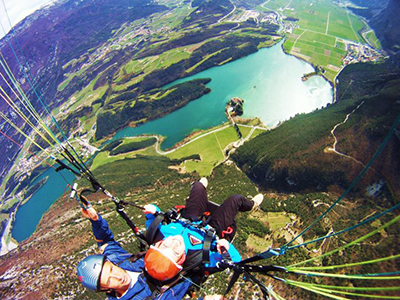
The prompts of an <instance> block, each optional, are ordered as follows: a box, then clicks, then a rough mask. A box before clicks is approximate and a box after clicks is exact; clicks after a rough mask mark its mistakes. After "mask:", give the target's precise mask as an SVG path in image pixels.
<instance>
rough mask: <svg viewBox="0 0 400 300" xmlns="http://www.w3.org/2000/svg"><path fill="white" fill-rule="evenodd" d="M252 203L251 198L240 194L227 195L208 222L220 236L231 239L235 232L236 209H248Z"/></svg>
mask: <svg viewBox="0 0 400 300" xmlns="http://www.w3.org/2000/svg"><path fill="white" fill-rule="evenodd" d="M253 205H254V202H253V201H252V200H250V199H247V198H246V197H244V196H242V195H232V196H229V197H228V198H227V199H226V200H225V201H224V203H222V204H221V205H220V207H218V208H217V210H216V211H215V212H214V213H213V215H212V217H211V220H210V223H209V224H210V225H211V226H212V227H214V228H215V229H216V230H217V234H218V236H219V237H220V238H225V239H227V240H228V241H231V240H232V239H233V237H234V236H235V233H236V222H235V217H236V214H237V213H238V211H241V212H245V211H250V210H251V209H252V208H253ZM229 228H231V229H229Z"/></svg>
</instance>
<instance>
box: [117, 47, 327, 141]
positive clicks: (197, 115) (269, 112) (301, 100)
mask: <svg viewBox="0 0 400 300" xmlns="http://www.w3.org/2000/svg"><path fill="white" fill-rule="evenodd" d="M312 71H314V69H313V67H312V66H311V65H310V64H308V63H306V62H304V61H302V60H299V59H297V58H295V57H293V56H290V55H287V54H285V53H284V52H283V50H282V48H281V43H279V44H277V45H275V46H273V47H271V48H267V49H261V50H260V51H258V52H257V53H254V54H252V55H249V56H247V57H244V58H242V59H239V60H237V61H234V62H231V63H228V64H226V65H224V66H220V67H214V68H211V69H208V70H206V71H203V72H200V73H198V74H196V75H194V76H191V77H187V78H185V79H180V80H177V81H175V82H173V83H171V84H169V85H167V86H166V87H170V86H172V85H175V84H177V83H180V82H184V81H188V80H191V79H195V78H206V77H209V78H211V79H212V80H211V82H210V83H208V84H207V86H208V87H209V88H211V90H212V91H211V93H209V94H207V95H204V96H203V97H201V98H199V99H197V100H194V101H192V102H190V103H189V104H188V105H186V106H185V107H183V108H181V109H179V110H177V111H175V112H173V113H171V114H169V115H167V116H165V117H163V118H161V119H157V120H154V121H151V122H148V123H146V124H143V125H141V126H139V127H135V128H131V127H128V128H125V129H122V130H121V131H119V132H118V133H117V134H116V135H115V137H114V139H118V138H121V137H127V136H135V135H141V134H146V133H154V134H159V135H163V136H165V137H166V140H165V141H164V142H163V144H162V148H163V149H167V148H170V147H172V146H173V145H174V144H175V143H177V142H179V141H181V140H182V139H183V138H184V137H185V136H187V135H188V134H190V133H191V132H193V131H196V130H198V129H207V128H210V127H213V126H216V125H219V124H221V123H224V122H226V121H227V119H226V116H225V114H224V109H225V105H226V103H227V102H228V101H229V100H230V99H231V98H232V97H240V98H242V99H244V100H245V103H244V115H243V117H259V118H260V119H261V121H262V122H263V123H264V124H265V125H266V126H268V127H274V126H276V125H277V124H278V123H279V122H280V121H284V120H287V119H289V118H290V117H292V116H294V115H296V114H297V113H306V112H311V111H313V110H314V109H316V108H321V107H323V106H326V105H327V104H328V103H331V102H332V100H333V90H332V87H331V85H330V84H329V83H328V82H327V81H326V80H325V79H323V78H322V77H319V76H314V77H311V78H310V79H309V80H307V81H305V82H303V81H302V80H301V77H302V76H303V75H304V74H305V73H309V72H312Z"/></svg>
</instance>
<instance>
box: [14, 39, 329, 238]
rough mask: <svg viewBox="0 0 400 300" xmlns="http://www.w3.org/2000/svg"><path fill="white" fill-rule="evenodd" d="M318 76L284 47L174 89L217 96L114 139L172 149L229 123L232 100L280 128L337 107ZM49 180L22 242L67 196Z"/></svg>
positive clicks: (23, 219) (23, 215) (18, 228)
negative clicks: (201, 85)
mask: <svg viewBox="0 0 400 300" xmlns="http://www.w3.org/2000/svg"><path fill="white" fill-rule="evenodd" d="M312 71H313V68H312V66H311V65H309V64H308V63H306V62H304V61H302V60H299V59H297V58H295V57H293V56H290V55H287V54H285V53H284V52H283V51H282V48H281V43H279V44H277V45H275V46H273V47H271V48H268V49H261V50H260V51H258V52H257V53H254V54H252V55H249V56H247V57H244V58H242V59H239V60H237V61H234V62H231V63H228V64H226V65H223V66H219V67H214V68H211V69H208V70H206V71H203V72H200V73H199V74H196V75H194V76H191V77H188V78H185V79H181V80H177V81H175V82H173V83H171V84H169V85H168V86H172V85H174V84H177V83H179V82H182V81H187V80H191V79H194V78H206V77H209V78H211V79H212V80H211V82H210V83H208V84H207V86H208V87H209V88H211V89H212V92H211V93H209V94H207V95H204V96H203V97H201V98H199V99H197V100H195V101H192V102H190V103H189V104H188V105H186V106H185V107H183V108H181V109H179V110H177V111H175V112H173V113H171V114H169V115H166V116H165V117H163V118H160V119H157V120H154V121H151V122H148V123H146V124H143V125H141V126H139V127H136V128H130V127H128V128H125V129H122V130H120V131H119V132H118V133H117V134H116V135H115V137H114V139H118V138H121V137H126V136H134V135H141V134H145V133H146V134H158V135H163V136H165V137H166V140H165V141H164V142H163V144H162V148H163V149H167V148H170V147H172V146H173V145H174V144H175V143H177V142H179V141H181V140H182V139H183V138H184V137H185V136H187V135H188V134H190V133H191V132H193V131H196V130H199V129H207V128H210V127H213V126H216V125H219V124H221V123H223V122H226V117H225V114H224V109H225V104H226V102H228V101H229V100H230V99H231V98H232V97H240V98H242V99H244V100H245V103H244V112H245V113H244V117H259V118H260V119H261V121H262V122H263V123H264V124H265V125H267V126H268V127H273V126H276V125H277V124H278V123H279V122H280V121H284V120H286V119H288V118H290V117H292V116H294V115H295V114H297V113H306V112H310V111H312V110H314V109H316V108H320V107H322V106H326V104H328V103H331V102H332V100H333V99H332V98H333V91H332V87H331V85H330V84H329V83H328V82H327V81H325V80H324V79H323V78H322V77H318V76H314V77H312V78H310V79H309V80H308V81H306V82H303V81H302V80H301V77H302V76H303V75H304V74H305V73H309V72H312ZM168 86H166V87H168ZM44 176H49V180H48V182H47V183H46V184H45V185H44V186H43V187H42V188H41V189H40V190H39V191H37V192H36V193H35V195H34V196H33V197H32V199H31V200H29V201H28V202H27V203H26V204H24V205H22V206H21V207H20V209H19V210H18V212H17V215H16V222H15V224H14V226H13V229H12V235H13V237H14V238H15V239H16V240H17V241H22V240H24V239H26V238H28V237H29V236H30V235H31V234H32V233H33V232H34V230H35V229H36V226H37V224H38V223H39V221H40V218H41V216H42V215H43V213H44V212H45V211H46V210H47V209H48V208H49V207H50V205H51V204H52V203H53V202H54V201H55V200H56V199H57V198H58V197H60V196H61V195H62V193H63V191H64V188H65V186H66V183H65V181H64V180H63V179H62V177H60V176H59V175H58V174H55V172H54V171H53V170H52V169H49V170H48V171H46V172H45V174H43V175H42V176H41V177H40V178H43V177H44ZM64 176H66V177H67V178H68V181H71V180H72V179H73V176H72V175H70V174H67V173H65V175H64ZM40 178H39V179H38V180H40Z"/></svg>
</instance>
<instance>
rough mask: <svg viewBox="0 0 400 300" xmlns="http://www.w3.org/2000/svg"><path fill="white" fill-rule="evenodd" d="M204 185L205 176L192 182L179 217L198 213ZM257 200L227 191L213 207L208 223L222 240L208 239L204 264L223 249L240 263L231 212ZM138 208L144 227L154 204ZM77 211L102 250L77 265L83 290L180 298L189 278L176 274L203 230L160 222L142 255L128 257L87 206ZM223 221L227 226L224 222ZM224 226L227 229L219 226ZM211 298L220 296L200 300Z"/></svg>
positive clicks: (116, 295) (112, 295) (127, 296)
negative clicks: (155, 238)
mask: <svg viewBox="0 0 400 300" xmlns="http://www.w3.org/2000/svg"><path fill="white" fill-rule="evenodd" d="M206 187H207V180H206V179H205V178H202V179H201V181H197V182H195V183H194V184H193V186H192V190H191V193H190V196H189V199H188V200H187V203H186V208H185V209H184V211H183V213H182V215H183V216H184V217H185V218H191V217H195V216H198V215H199V214H200V215H201V214H202V213H204V211H203V209H204V208H205V207H206V206H205V205H206V204H207V201H208V200H207V195H206ZM261 201H262V195H261V194H259V195H257V196H256V197H254V198H253V200H248V199H246V198H245V197H243V196H240V195H233V196H230V197H228V198H227V200H226V201H225V202H224V203H223V204H222V205H221V206H220V207H219V208H218V209H217V210H216V211H215V213H214V214H213V216H212V218H211V221H210V225H211V226H215V227H214V228H215V229H216V231H217V235H218V236H221V237H224V239H220V240H218V241H217V239H216V238H214V240H213V241H212V244H211V247H210V253H209V254H210V260H209V261H210V262H209V264H208V265H207V266H206V267H215V265H216V263H217V262H218V261H219V260H221V258H222V254H223V252H224V251H226V252H227V253H228V254H229V255H230V258H231V259H232V260H233V261H240V259H241V258H240V255H239V253H238V251H237V250H236V249H235V248H234V246H233V245H232V244H230V243H229V241H230V240H231V239H232V238H233V235H234V233H235V229H236V224H235V220H234V218H235V215H236V213H237V212H238V211H248V210H251V209H252V208H253V207H255V206H258V205H259V204H260V203H261ZM144 208H145V211H144V212H145V214H146V217H147V222H146V225H148V226H149V224H150V223H151V222H152V219H154V213H155V212H156V211H157V210H158V208H157V207H156V206H154V205H146V206H145V207H144ZM82 215H83V217H85V218H87V219H89V220H90V221H91V223H92V229H93V233H94V235H95V238H96V240H97V243H98V245H99V247H100V249H101V251H102V254H98V255H91V256H88V257H86V258H85V259H83V260H82V261H81V262H80V263H79V264H78V266H77V271H78V278H79V280H80V281H81V283H82V284H83V285H84V286H85V287H86V288H88V289H90V290H93V291H104V292H106V293H107V297H108V298H109V299H123V300H125V299H146V298H147V299H160V300H161V299H182V298H183V297H184V296H185V294H186V292H187V290H188V289H189V288H190V287H191V285H192V282H191V281H190V280H184V279H180V277H179V276H177V275H178V273H179V272H180V271H181V270H182V268H183V267H182V265H183V264H184V262H185V259H186V256H187V255H188V254H190V251H193V250H196V249H198V248H199V249H202V244H203V242H204V234H203V236H202V235H201V234H199V232H196V231H195V230H194V229H192V228H189V227H190V226H189V227H188V228H182V227H181V228H180V229H179V224H180V221H177V222H172V223H169V224H167V225H161V224H160V225H159V228H158V229H159V231H160V233H161V238H162V239H161V240H160V241H158V242H156V243H155V244H154V245H152V246H151V247H150V249H149V250H148V251H147V253H146V255H145V257H144V259H143V258H140V259H137V260H132V259H131V257H132V255H131V254H130V253H128V252H127V251H126V250H124V249H123V248H122V247H121V245H120V244H119V243H118V242H117V241H115V239H114V236H113V233H112V232H111V230H110V228H109V226H108V223H107V222H106V220H105V219H103V218H102V216H101V215H100V214H98V213H97V212H96V210H95V209H94V208H93V207H90V208H87V209H82ZM173 224H175V225H176V226H174V225H173ZM227 224H228V226H225V225H227ZM228 227H229V228H231V230H228V231H227V230H225V229H226V228H228ZM199 231H201V230H199ZM201 232H202V231H201ZM159 236H160V234H159ZM221 253H222V254H221ZM224 255H226V254H224ZM159 283H161V284H159ZM155 286H156V288H154V287H155ZM211 299H224V298H223V297H222V296H220V295H208V296H205V297H204V300H211Z"/></svg>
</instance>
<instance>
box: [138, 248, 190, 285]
mask: <svg viewBox="0 0 400 300" xmlns="http://www.w3.org/2000/svg"><path fill="white" fill-rule="evenodd" d="M144 267H145V269H146V272H147V273H148V274H149V275H150V276H151V277H153V278H154V279H157V280H160V281H165V280H168V279H171V278H174V277H175V276H176V275H177V274H178V273H179V272H180V271H181V270H182V266H180V265H178V264H177V263H176V262H175V261H174V260H173V259H171V258H170V257H169V256H168V255H166V254H165V253H163V251H162V250H160V249H158V248H156V247H154V246H150V249H149V250H147V253H146V256H145V257H144Z"/></svg>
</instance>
